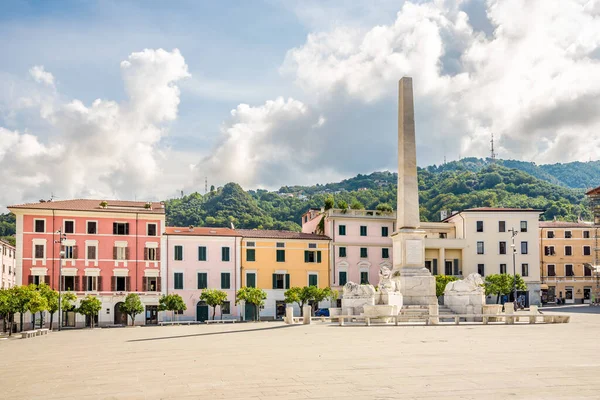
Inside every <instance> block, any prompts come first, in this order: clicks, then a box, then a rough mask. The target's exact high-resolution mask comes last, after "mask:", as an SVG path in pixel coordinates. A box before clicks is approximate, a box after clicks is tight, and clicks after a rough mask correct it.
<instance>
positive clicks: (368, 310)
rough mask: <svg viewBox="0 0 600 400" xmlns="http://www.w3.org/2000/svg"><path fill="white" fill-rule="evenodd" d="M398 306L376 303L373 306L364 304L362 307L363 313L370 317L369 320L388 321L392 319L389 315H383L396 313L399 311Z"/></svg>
mask: <svg viewBox="0 0 600 400" xmlns="http://www.w3.org/2000/svg"><path fill="white" fill-rule="evenodd" d="M400 308H401V306H400V307H398V306H396V305H387V304H376V305H374V306H370V305H365V306H364V307H363V315H364V316H365V317H371V318H372V320H371V322H383V323H388V322H391V321H392V319H391V318H389V317H385V316H386V315H398V313H399V312H400Z"/></svg>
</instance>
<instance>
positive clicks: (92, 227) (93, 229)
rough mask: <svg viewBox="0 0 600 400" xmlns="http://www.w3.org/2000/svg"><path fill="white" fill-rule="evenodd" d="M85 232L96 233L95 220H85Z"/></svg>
mask: <svg viewBox="0 0 600 400" xmlns="http://www.w3.org/2000/svg"><path fill="white" fill-rule="evenodd" d="M87 233H88V235H95V234H97V233H98V223H97V222H96V221H88V222H87Z"/></svg>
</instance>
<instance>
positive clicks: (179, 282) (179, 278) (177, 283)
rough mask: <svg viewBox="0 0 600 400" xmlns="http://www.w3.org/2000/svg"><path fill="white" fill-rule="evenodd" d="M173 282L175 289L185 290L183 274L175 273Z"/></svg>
mask: <svg viewBox="0 0 600 400" xmlns="http://www.w3.org/2000/svg"><path fill="white" fill-rule="evenodd" d="M173 282H174V285H173V288H174V289H183V272H175V274H174V279H173Z"/></svg>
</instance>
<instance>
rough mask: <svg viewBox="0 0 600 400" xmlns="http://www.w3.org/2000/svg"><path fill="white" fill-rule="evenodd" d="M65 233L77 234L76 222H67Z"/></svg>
mask: <svg viewBox="0 0 600 400" xmlns="http://www.w3.org/2000/svg"><path fill="white" fill-rule="evenodd" d="M64 233H75V221H65V232H64Z"/></svg>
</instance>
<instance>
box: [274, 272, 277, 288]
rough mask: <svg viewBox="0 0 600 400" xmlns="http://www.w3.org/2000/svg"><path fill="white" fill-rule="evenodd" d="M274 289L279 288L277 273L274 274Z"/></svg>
mask: <svg viewBox="0 0 600 400" xmlns="http://www.w3.org/2000/svg"><path fill="white" fill-rule="evenodd" d="M273 289H277V274H273Z"/></svg>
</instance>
